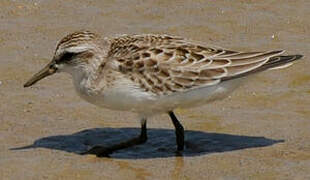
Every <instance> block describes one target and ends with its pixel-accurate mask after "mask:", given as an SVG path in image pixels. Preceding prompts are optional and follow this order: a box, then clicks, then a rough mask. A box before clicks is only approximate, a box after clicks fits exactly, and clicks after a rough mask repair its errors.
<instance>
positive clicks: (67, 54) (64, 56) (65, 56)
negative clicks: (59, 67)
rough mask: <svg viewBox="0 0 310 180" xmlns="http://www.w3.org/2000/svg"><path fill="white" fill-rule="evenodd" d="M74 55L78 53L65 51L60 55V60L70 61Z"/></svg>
mask: <svg viewBox="0 0 310 180" xmlns="http://www.w3.org/2000/svg"><path fill="white" fill-rule="evenodd" d="M74 56H76V53H72V52H65V53H63V54H62V55H61V56H60V57H59V59H58V62H66V61H70V60H71V59H72V58H73V57H74Z"/></svg>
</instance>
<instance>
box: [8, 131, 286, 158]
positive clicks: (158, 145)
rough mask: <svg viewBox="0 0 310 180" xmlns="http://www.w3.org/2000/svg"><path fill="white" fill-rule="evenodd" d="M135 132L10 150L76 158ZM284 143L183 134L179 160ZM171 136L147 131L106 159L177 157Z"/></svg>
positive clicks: (59, 138)
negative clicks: (139, 139)
mask: <svg viewBox="0 0 310 180" xmlns="http://www.w3.org/2000/svg"><path fill="white" fill-rule="evenodd" d="M139 133H140V129H139V128H94V129H86V130H83V131H80V132H77V133H74V134H68V135H56V136H48V137H43V138H40V139H37V140H36V141H34V143H33V144H32V145H28V146H24V147H17V148H11V150H25V149H31V148H47V149H56V150H61V151H66V152H70V153H76V154H80V153H82V152H85V151H87V150H88V149H89V148H91V147H93V146H95V145H102V146H106V147H108V146H111V145H113V144H117V143H120V142H123V141H126V140H128V139H130V138H132V137H136V136H138V135H139ZM280 142H284V140H274V139H268V138H265V137H255V136H240V135H232V134H222V133H207V132H202V131H191V130H187V131H185V149H184V151H183V153H182V156H185V157H191V156H201V155H205V154H210V153H220V152H228V151H234V150H240V149H248V148H255V147H264V146H271V145H273V144H276V143H280ZM178 155H179V154H177V153H176V142H175V132H174V130H172V129H148V141H147V142H146V143H144V144H141V145H137V146H133V147H129V148H126V149H122V150H118V151H116V152H114V153H113V154H111V156H110V157H112V158H118V159H147V158H165V157H174V156H178Z"/></svg>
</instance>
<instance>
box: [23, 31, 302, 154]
mask: <svg viewBox="0 0 310 180" xmlns="http://www.w3.org/2000/svg"><path fill="white" fill-rule="evenodd" d="M283 53H284V51H283V50H277V51H265V52H238V51H232V50H227V49H224V48H220V47H215V46H208V45H204V44H203V43H200V42H194V41H190V40H187V39H184V38H182V37H176V36H169V35H154V34H143V35H122V36H118V37H113V38H102V37H100V36H99V35H97V34H95V33H92V32H89V31H79V32H75V33H72V34H69V35H67V36H66V37H64V38H63V39H62V40H61V41H60V42H59V43H58V44H57V47H56V51H55V54H54V57H53V59H52V60H51V62H50V63H48V64H47V65H46V66H45V67H44V68H43V69H42V70H41V71H39V72H38V73H36V74H35V75H34V76H33V77H32V78H31V79H30V80H29V81H28V82H26V83H25V84H24V87H29V86H31V85H33V84H35V83H36V82H37V81H39V80H41V79H43V78H45V77H47V76H50V75H52V74H54V73H58V72H66V73H69V74H70V75H71V76H72V78H73V84H74V87H75V90H76V92H77V94H78V95H79V96H80V97H81V98H82V99H84V100H86V101H88V102H89V103H91V104H94V105H97V106H99V107H103V108H109V109H113V110H120V111H131V112H135V113H138V114H139V116H140V117H141V134H140V136H138V137H136V138H133V139H131V140H129V141H126V142H121V143H119V144H116V145H114V146H111V147H102V146H95V147H92V148H90V149H89V150H88V151H86V152H85V153H84V154H95V155H97V156H108V155H109V154H111V153H113V152H114V151H116V150H119V149H123V148H127V147H129V146H133V145H137V144H141V143H144V142H146V140H147V129H146V123H147V118H148V117H150V116H152V115H156V114H160V113H168V114H169V116H170V118H171V120H172V122H173V125H174V126H175V134H176V144H177V151H178V152H181V151H182V150H183V149H184V128H183V126H182V125H181V123H180V122H179V121H178V119H177V117H176V116H175V114H174V113H173V110H174V109H176V108H191V107H195V106H200V105H203V104H206V103H210V102H212V101H215V100H218V99H222V98H224V97H226V96H227V95H228V94H229V93H230V92H232V91H233V90H234V89H235V88H237V87H238V86H239V85H240V84H241V82H243V81H244V80H245V79H247V77H249V76H250V75H252V74H256V73H258V72H261V71H265V70H268V69H276V68H282V67H287V66H289V65H291V64H292V62H293V61H295V60H298V59H300V58H301V57H302V55H282V54H283Z"/></svg>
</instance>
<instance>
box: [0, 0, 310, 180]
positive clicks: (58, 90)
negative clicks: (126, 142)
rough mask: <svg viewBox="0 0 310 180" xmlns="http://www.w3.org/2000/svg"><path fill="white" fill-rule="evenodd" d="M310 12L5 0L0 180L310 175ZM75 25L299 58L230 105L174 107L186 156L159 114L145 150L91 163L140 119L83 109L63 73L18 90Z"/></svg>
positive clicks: (271, 5) (0, 19) (253, 82)
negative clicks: (94, 152)
mask: <svg viewBox="0 0 310 180" xmlns="http://www.w3.org/2000/svg"><path fill="white" fill-rule="evenodd" d="M309 8H310V2H309V1H307V0H298V1H289V0H284V1H281V2H279V1H276V0H274V1H270V0H268V1H267V0H262V1H251V0H243V1H234V2H231V1H224V0H223V1H216V2H214V1H194V2H193V1H175V0H172V1H166V0H161V1H149V2H144V1H138V0H136V1H117V0H113V1H82V0H76V1H73V0H72V1H58V0H55V1H41V0H33V1H8V0H4V1H1V2H0V24H1V25H0V62H1V66H0V82H1V84H0V102H1V103H0V122H1V125H0V141H1V145H0V177H1V178H0V179H98V177H100V178H101V179H111V178H114V179H201V178H204V179H310V176H309V171H310V142H309V138H310V131H309V129H310V121H309V119H310V110H309V108H310V71H309V67H310V61H309V58H308V57H309V56H310V54H309V44H310V39H309V37H310V33H309V29H310V14H309V13H308V11H309ZM81 29H88V30H91V31H94V32H97V33H99V34H102V35H103V36H113V35H115V34H133V33H135V34H139V33H165V34H172V35H179V36H183V37H186V38H189V39H192V40H197V41H201V42H204V43H205V44H212V45H217V46H221V47H225V48H230V49H235V50H242V51H249V50H252V51H257V50H274V49H285V50H287V53H289V54H303V55H304V56H305V57H304V58H303V60H302V61H299V62H297V63H296V64H294V65H293V66H291V67H289V68H286V69H283V70H277V71H268V72H264V73H262V74H259V75H257V76H256V77H253V78H252V79H250V80H249V81H248V82H247V83H246V84H245V85H244V86H242V87H241V88H239V89H238V90H237V91H236V92H235V93H233V94H232V95H231V96H230V97H229V98H226V99H225V100H222V101H219V102H215V103H213V104H209V105H206V106H203V107H199V108H195V109H189V110H183V109H180V110H177V111H176V114H177V116H178V117H179V119H180V121H181V122H182V123H183V125H184V127H185V129H186V130H187V133H186V135H185V136H186V139H187V148H186V150H185V153H184V157H177V156H175V154H174V149H175V148H176V147H175V142H174V141H175V140H174V133H173V125H172V123H171V122H170V120H169V117H168V116H167V115H161V116H156V117H154V118H152V119H151V120H149V122H148V127H149V129H150V131H149V136H150V137H149V141H148V142H147V143H146V144H144V145H140V146H138V147H133V148H130V149H127V150H121V151H118V152H116V153H115V154H113V155H112V158H96V157H94V156H91V155H88V156H81V155H79V154H78V152H80V151H83V150H84V149H87V148H88V146H90V145H93V144H97V143H103V144H104V143H115V142H119V141H120V140H122V139H125V138H130V137H131V136H134V135H135V134H138V129H135V128H134V127H139V121H138V119H137V117H136V116H135V115H133V114H130V113H123V112H115V111H109V110H106V109H99V108H97V107H94V106H92V105H89V104H87V103H86V102H83V101H82V100H81V99H79V98H78V97H77V95H76V94H75V92H74V91H73V86H72V83H71V80H70V78H69V77H68V76H66V75H63V74H61V75H55V76H53V77H49V78H47V79H45V80H42V81H40V83H38V84H37V85H36V86H35V87H33V88H29V89H24V88H23V87H22V85H23V83H24V82H25V81H26V80H28V78H29V77H30V76H31V75H32V74H33V73H35V72H37V71H38V70H39V69H40V68H41V67H42V66H43V65H45V64H46V63H47V62H48V61H49V59H51V57H52V55H53V53H54V48H55V45H56V43H57V41H59V40H60V38H62V37H63V36H64V35H66V34H68V33H70V32H73V31H76V30H81ZM85 133H86V134H85ZM100 137H101V138H100ZM85 141H86V142H88V144H87V143H86V145H85ZM28 145H32V148H28V149H24V150H11V148H18V147H23V146H28Z"/></svg>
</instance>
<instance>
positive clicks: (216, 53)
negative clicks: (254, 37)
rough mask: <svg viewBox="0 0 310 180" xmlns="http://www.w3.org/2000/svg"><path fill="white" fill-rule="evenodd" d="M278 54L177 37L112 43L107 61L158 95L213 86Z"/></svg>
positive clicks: (126, 38) (130, 38) (127, 38)
mask: <svg viewBox="0 0 310 180" xmlns="http://www.w3.org/2000/svg"><path fill="white" fill-rule="evenodd" d="M282 53H283V51H270V52H236V51H230V50H225V49H223V48H218V47H205V46H202V45H199V44H198V43H192V42H188V41H186V40H185V39H182V38H179V37H171V36H167V35H136V36H123V37H120V38H117V39H114V40H113V42H112V44H111V50H110V52H109V55H108V57H109V59H110V60H111V62H113V64H114V67H116V70H117V71H120V72H122V73H125V74H127V75H128V76H129V77H130V79H131V80H132V81H134V82H136V83H138V84H139V85H140V87H142V88H144V89H145V90H146V91H151V92H153V93H155V94H158V95H161V94H170V93H172V92H182V91H188V90H191V89H194V88H200V87H205V86H212V85H216V84H218V83H220V82H221V81H222V80H224V79H225V80H228V79H232V78H233V77H235V76H240V74H244V73H247V72H250V71H252V70H254V69H256V68H258V67H260V66H262V65H263V64H265V63H266V62H268V60H269V59H270V58H271V57H274V56H277V55H279V54H282Z"/></svg>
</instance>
